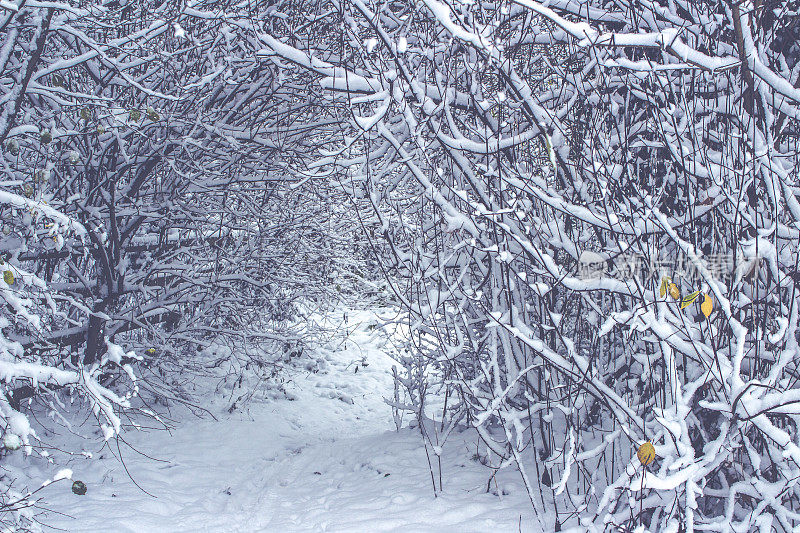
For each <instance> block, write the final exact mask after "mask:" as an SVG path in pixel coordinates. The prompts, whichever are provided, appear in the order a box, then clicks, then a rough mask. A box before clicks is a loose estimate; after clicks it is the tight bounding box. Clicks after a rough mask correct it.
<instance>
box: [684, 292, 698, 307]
mask: <svg viewBox="0 0 800 533" xmlns="http://www.w3.org/2000/svg"><path fill="white" fill-rule="evenodd" d="M698 296H700V291H694V292H693V293H691V294H687V295H686V296H684V298H683V300H681V309H683V308H684V307H688V306H690V305H692V304H693V303H694V301H695V300H697V297H698Z"/></svg>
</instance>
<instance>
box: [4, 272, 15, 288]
mask: <svg viewBox="0 0 800 533" xmlns="http://www.w3.org/2000/svg"><path fill="white" fill-rule="evenodd" d="M3 281H5V282H6V283H7V284H8V285H13V284H14V273H13V272H11V271H10V270H6V271H5V272H3Z"/></svg>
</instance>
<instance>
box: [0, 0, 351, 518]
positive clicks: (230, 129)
mask: <svg viewBox="0 0 800 533" xmlns="http://www.w3.org/2000/svg"><path fill="white" fill-rule="evenodd" d="M15 6H16V7H15ZM228 7H230V6H229V5H228V3H227V2H204V3H203V4H202V5H199V4H194V5H192V6H187V5H184V4H182V3H176V2H156V1H148V0H140V1H129V2H120V3H116V2H111V3H109V2H79V3H74V2H73V3H44V4H42V3H30V2H15V3H13V2H11V3H10V2H6V3H4V4H3V5H2V6H0V94H2V97H0V99H1V100H2V104H3V105H2V110H0V165H1V166H0V174H2V180H0V214H2V228H0V229H2V234H0V253H2V262H1V264H0V272H2V274H0V275H3V280H0V298H2V300H3V302H4V303H5V304H6V305H4V306H3V307H2V309H1V310H0V377H1V378H2V386H1V388H2V395H0V435H7V436H8V442H12V441H13V440H14V439H13V438H12V436H16V437H19V439H20V441H21V443H22V448H23V451H24V452H27V453H31V452H32V451H33V452H34V453H40V454H41V455H44V453H41V452H45V453H46V451H45V450H43V449H40V448H37V446H40V445H41V444H42V443H41V442H38V441H37V440H36V435H35V431H34V428H35V427H37V424H49V423H52V424H54V425H56V426H59V425H62V424H63V425H68V424H69V423H70V419H71V416H73V415H75V414H76V412H79V411H81V410H82V409H84V408H86V407H89V409H90V410H91V411H93V412H94V413H95V415H96V416H97V418H98V422H99V424H98V430H99V433H100V435H99V437H100V440H101V441H102V439H103V438H105V439H109V438H112V437H113V436H115V435H116V434H117V433H118V432H119V431H120V429H121V428H122V427H123V426H124V424H123V422H122V420H124V421H125V422H127V419H126V418H125V417H123V418H122V420H121V419H120V415H121V410H124V409H127V408H128V407H131V408H133V409H136V408H138V407H141V404H140V403H138V402H137V403H133V402H131V397H132V396H133V395H134V394H138V393H140V392H141V393H143V394H144V393H146V395H147V400H151V399H155V400H157V401H164V402H167V401H186V402H190V400H189V399H188V397H187V395H186V392H187V391H185V390H179V389H180V387H181V383H182V382H186V376H187V375H188V376H192V375H193V374H191V372H194V371H198V372H200V371H202V370H203V369H202V365H203V364H205V363H207V361H206V360H204V359H203V358H202V357H201V356H200V355H199V354H202V353H203V350H204V349H206V348H208V347H210V346H214V345H217V344H226V345H230V344H235V343H239V344H240V345H245V344H256V343H259V341H261V344H263V345H264V346H262V348H264V347H266V346H268V345H273V344H274V345H275V346H279V347H280V346H283V345H284V344H286V343H289V344H296V343H299V342H300V339H299V335H300V331H299V330H300V329H301V328H298V327H297V320H296V318H297V314H298V305H299V303H301V302H307V301H313V300H316V301H318V302H323V301H324V300H326V299H328V298H329V297H330V296H335V295H336V294H337V291H336V288H335V284H333V283H331V279H332V276H334V275H335V274H336V272H337V271H338V270H339V266H337V265H336V264H334V262H333V261H332V259H331V258H333V257H335V256H336V255H341V254H334V253H331V251H332V250H334V249H339V248H345V247H350V246H354V245H355V244H356V241H357V239H353V238H352V237H353V235H352V232H351V230H350V229H349V228H347V229H344V230H342V229H341V226H342V220H343V213H345V211H343V206H344V204H345V199H344V198H345V197H344V195H343V194H342V192H341V191H339V190H337V189H335V188H334V187H333V185H336V183H335V182H330V180H325V181H320V180H317V179H307V178H305V177H303V176H297V175H295V174H293V173H292V172H291V171H290V169H289V161H291V160H292V159H293V158H294V157H295V156H296V154H297V153H298V152H299V153H303V152H306V151H310V150H312V149H313V147H316V146H317V144H316V143H317V137H316V136H315V135H316V134H310V133H309V132H310V131H312V130H313V131H320V129H321V128H322V127H323V126H324V125H325V124H335V123H336V121H334V120H332V119H331V118H330V117H325V116H324V114H323V113H320V112H319V110H318V107H317V106H316V105H315V103H314V100H313V99H311V98H309V99H307V100H301V99H297V98H295V95H294V86H293V85H292V84H291V83H287V82H293V81H294V80H293V79H288V80H287V79H286V78H285V77H284V76H283V75H282V70H281V69H280V68H279V67H277V66H276V65H274V64H273V62H272V61H269V60H266V59H265V58H263V57H261V56H260V55H259V50H260V49H261V45H260V43H259V41H258V39H257V37H256V32H257V31H258V24H257V23H256V22H255V21H254V19H251V18H250V17H249V14H248V10H247V8H243V9H242V10H241V11H239V10H238V8H237V9H231V11H230V12H229V14H230V16H228V14H226V9H227V8H228ZM312 119H313V120H314V122H313V123H312V124H306V122H308V121H310V120H312ZM283 121H289V122H295V121H296V123H297V124H296V125H295V126H293V127H284V124H283ZM343 263H346V264H347V265H349V266H353V265H358V264H359V261H358V260H357V259H355V258H354V257H353V256H351V257H349V258H348V260H347V261H343ZM340 283H342V284H344V283H343V282H340ZM348 283H349V282H348ZM349 284H351V283H349ZM276 351H277V352H278V354H277V355H275V356H274V357H275V358H276V359H279V358H280V350H276ZM236 353H237V354H240V353H241V352H236ZM259 353H264V350H261V351H260V352H259ZM250 362H251V361H250V360H247V361H237V362H236V364H234V365H232V367H235V368H240V367H244V366H245V365H247V364H249V363H250ZM255 363H256V364H257V365H261V366H268V367H270V369H269V371H270V372H272V371H273V370H274V371H279V370H280V365H279V361H277V360H271V359H269V358H266V359H265V358H264V357H260V358H259V359H258V360H257V361H255ZM134 376H136V377H137V379H135V380H134ZM76 396H77V401H75V400H76ZM190 403H191V402H190ZM45 412H46V414H47V415H48V416H37V417H34V415H36V414H44V413H45ZM130 412H131V411H129V413H130ZM142 412H146V410H143V411H142ZM34 418H35V421H34ZM49 444H52V445H54V446H55V447H59V446H58V445H59V444H60V443H49ZM3 453H6V452H3ZM8 453H23V452H17V451H11V450H9V451H8ZM50 459H52V457H50ZM5 474H6V475H5V478H3V479H6V480H7V481H9V482H10V481H12V480H11V477H10V476H9V475H8V470H6V472H5ZM23 482H24V480H20V481H18V483H17V486H18V490H19V491H20V494H24V490H23V487H22V486H19V485H20V484H21V483H23ZM7 489H8V487H7V486H6V485H3V486H1V487H0V497H2V496H3V495H5V496H6V499H7V500H9V501H14V498H13V497H11V496H10V492H8V491H7ZM3 510H4V508H2V507H0V513H2V511H3ZM6 510H8V509H6Z"/></svg>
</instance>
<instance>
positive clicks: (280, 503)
mask: <svg viewBox="0 0 800 533" xmlns="http://www.w3.org/2000/svg"><path fill="white" fill-rule="evenodd" d="M362 322H363V323H367V322H368V320H363V321H362ZM323 357H324V358H325V359H326V360H327V364H326V365H325V369H324V371H322V372H318V373H310V372H309V373H308V374H307V375H305V374H304V375H300V376H298V377H297V378H296V379H295V381H294V382H293V383H292V385H291V387H289V390H290V392H291V393H293V395H294V399H293V400H291V401H290V400H288V399H280V400H274V401H269V402H252V403H251V404H249V405H248V407H247V409H246V410H245V411H244V412H238V411H235V412H234V413H233V414H230V415H228V414H225V416H224V417H222V418H220V420H219V421H214V420H212V419H210V418H209V419H202V420H198V419H187V420H185V421H184V422H183V423H182V425H179V426H178V427H177V428H176V429H175V430H174V431H172V433H171V434H169V433H167V432H163V431H160V432H148V433H144V432H139V433H128V434H127V435H126V436H125V437H126V439H127V440H128V441H129V442H131V444H132V445H133V446H134V447H135V448H136V449H137V450H139V451H140V452H142V453H143V454H146V455H147V456H149V457H151V458H154V459H155V460H154V459H150V458H148V457H144V456H142V455H138V454H136V453H135V452H133V451H132V450H130V449H129V448H128V449H126V448H125V447H124V446H123V447H122V453H123V456H124V459H125V465H126V466H127V468H128V470H129V472H130V474H131V476H132V477H133V479H135V480H136V482H137V483H138V484H139V485H140V486H141V487H142V489H144V490H146V491H147V492H149V493H150V494H152V496H149V495H147V494H145V493H144V492H142V491H141V490H140V489H139V488H137V487H136V485H135V484H134V483H133V482H132V481H131V479H130V477H129V476H128V474H126V472H125V469H124V467H123V465H122V464H120V462H119V461H117V460H116V459H115V458H114V457H112V456H111V455H110V454H109V453H108V452H106V453H105V455H106V457H105V458H103V459H100V460H97V459H95V460H93V461H86V460H84V459H75V460H74V461H73V463H72V464H70V465H69V466H70V468H72V469H73V470H74V472H75V478H76V479H81V480H83V481H85V482H86V484H87V485H88V487H89V491H88V493H87V494H86V495H85V496H76V495H73V494H72V493H71V492H69V490H68V487H67V485H64V484H56V485H54V486H52V487H48V488H47V489H46V492H45V494H43V496H44V497H45V498H46V500H47V502H48V506H49V507H50V508H51V509H52V510H53V511H55V512H56V513H52V514H49V515H48V516H47V517H45V518H44V521H45V522H46V523H47V524H48V525H50V526H52V527H55V528H60V529H63V530H67V531H75V532H79V531H92V532H97V531H109V532H111V531H114V532H116V531H119V532H143V531H144V532H146V531H169V532H178V531H181V532H183V531H185V532H190V531H275V532H288V531H370V532H372V531H404V532H407V531H519V530H522V531H540V530H541V528H540V527H536V524H537V523H538V522H537V520H536V519H535V517H534V515H533V512H532V510H531V508H530V504H529V502H528V500H527V497H526V496H525V493H524V491H522V490H521V487H520V484H519V482H518V480H517V479H516V478H517V476H516V475H515V473H514V472H512V471H509V472H505V471H504V472H501V473H500V475H498V476H497V482H498V483H497V484H493V487H495V490H493V491H492V492H494V494H492V492H489V493H487V492H486V487H487V481H488V472H487V470H486V469H485V468H484V467H482V466H480V465H479V464H478V463H477V462H475V461H473V460H470V459H469V457H471V456H472V455H473V454H474V453H475V444H474V438H473V439H470V440H468V439H467V438H466V437H465V436H464V437H462V436H457V437H456V440H453V441H452V442H451V443H449V444H448V446H447V447H446V450H445V453H444V455H443V457H442V462H443V465H444V468H443V471H444V480H445V490H444V492H443V493H442V494H441V495H440V496H439V497H438V498H434V497H433V491H432V489H431V480H430V472H429V470H428V467H427V459H426V455H425V448H424V446H423V444H422V439H421V437H420V434H419V432H418V431H417V430H414V429H403V430H401V431H399V432H398V431H395V429H394V423H393V420H392V416H391V410H390V408H389V407H388V406H387V405H386V404H385V403H384V401H383V398H384V397H387V396H389V395H390V394H391V393H392V390H393V388H392V387H393V386H392V378H391V375H390V373H389V371H390V369H391V365H392V363H393V361H392V360H391V359H390V358H389V357H388V356H387V355H386V354H385V353H384V352H383V351H382V349H381V347H380V342H379V336H377V335H375V334H374V332H371V331H369V329H368V328H366V327H361V328H358V329H357V330H356V331H355V332H353V333H352V335H351V336H350V337H349V338H348V342H347V343H345V344H344V345H342V346H340V347H338V349H332V350H330V351H324V352H323ZM364 358H365V360H366V361H367V363H368V366H366V367H365V366H363V364H362V359H364ZM356 367H358V371H356ZM458 439H460V440H458ZM465 448H467V449H465ZM498 493H499V496H498V495H497V494H498ZM57 513H63V514H57Z"/></svg>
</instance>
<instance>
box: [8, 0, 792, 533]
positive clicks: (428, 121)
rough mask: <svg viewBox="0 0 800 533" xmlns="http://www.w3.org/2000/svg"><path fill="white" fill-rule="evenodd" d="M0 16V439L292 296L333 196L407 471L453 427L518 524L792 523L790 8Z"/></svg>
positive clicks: (466, 0) (323, 237)
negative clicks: (409, 443)
mask: <svg viewBox="0 0 800 533" xmlns="http://www.w3.org/2000/svg"><path fill="white" fill-rule="evenodd" d="M13 6H17V7H16V9H13ZM0 10H2V11H0V17H1V19H0V72H2V76H0V89H1V90H2V96H1V98H2V101H3V110H2V113H0V146H2V155H3V159H2V164H3V166H2V173H3V182H2V184H0V205H2V212H3V223H4V226H3V236H2V237H0V242H2V248H3V250H2V251H3V252H4V253H5V257H4V264H3V270H5V271H7V272H9V274H7V277H6V279H5V282H4V283H3V282H0V293H1V295H0V298H2V299H3V301H4V302H5V303H6V304H7V305H6V306H4V308H3V311H2V313H3V314H2V316H1V317H0V331H2V333H3V334H2V336H0V369H1V370H2V377H3V380H4V381H5V385H4V387H6V390H5V391H4V392H6V393H7V394H6V396H5V397H0V417H2V419H1V420H0V421H2V425H3V431H4V435H5V434H9V435H16V436H19V437H20V438H21V439H22V440H23V441H24V443H30V442H31V440H32V439H35V436H34V435H33V433H31V431H30V426H29V425H28V420H27V418H26V417H25V416H24V414H23V413H22V411H21V409H23V408H22V406H21V405H20V400H21V398H26V397H27V396H29V395H30V394H34V393H36V394H37V395H38V396H39V397H41V396H44V397H48V395H53V396H55V395H58V394H60V393H62V391H64V390H65V389H66V390H75V391H79V392H80V393H81V394H82V395H83V396H84V397H85V398H87V399H88V400H89V403H90V404H91V405H92V407H93V408H94V409H95V412H96V413H97V414H98V417H99V418H100V419H101V420H102V421H103V424H104V426H105V435H106V436H110V435H113V434H114V433H115V431H118V429H119V424H120V419H119V417H118V413H119V409H120V408H121V407H124V406H125V405H127V402H128V400H130V397H128V396H126V393H125V392H124V391H122V390H120V389H119V388H115V389H114V390H117V392H113V390H112V388H109V387H107V386H106V385H109V386H110V384H111V383H114V382H115V381H116V380H117V376H115V375H114V374H115V373H119V374H120V375H122V376H130V379H131V380H132V379H133V376H134V375H135V373H134V371H133V370H134V365H135V364H136V361H137V359H138V358H140V357H141V358H144V359H146V360H148V361H147V362H148V363H150V364H155V365H160V366H165V365H166V366H169V365H170V364H172V363H173V362H175V361H177V360H178V354H179V353H180V350H181V345H183V344H185V343H189V344H192V343H197V342H200V343H201V344H202V342H203V338H204V335H208V334H209V333H210V332H213V333H215V334H216V333H218V332H220V331H221V332H223V333H224V332H228V333H229V334H230V335H239V334H240V326H241V325H242V324H244V323H250V321H251V320H252V318H253V317H257V316H263V314H262V312H263V310H264V309H267V310H268V315H269V316H268V321H269V322H270V324H271V325H272V326H273V327H274V325H276V324H278V325H280V324H281V323H284V322H285V321H286V319H288V318H289V316H290V315H291V314H292V308H291V305H290V304H291V302H292V301H296V299H297V298H301V297H302V298H315V297H316V298H320V299H322V298H324V296H325V294H326V292H330V291H331V287H330V285H331V283H330V281H331V278H330V277H328V276H327V275H320V273H321V272H322V273H323V274H327V271H330V270H331V269H333V268H334V265H332V264H330V263H328V264H326V265H324V267H323V269H320V268H319V266H318V265H317V261H318V260H319V259H320V258H326V261H330V260H331V259H330V257H331V252H332V251H338V252H340V251H341V250H343V249H344V248H345V247H347V246H349V244H350V243H348V242H347V240H346V239H345V238H340V239H336V238H331V236H330V235H329V233H330V232H328V231H326V230H325V228H331V227H336V228H338V227H340V226H339V225H338V224H339V223H340V221H341V220H347V216H348V214H347V211H346V210H345V209H344V205H342V202H343V200H341V199H340V196H336V195H337V194H339V191H337V190H336V189H335V188H333V187H332V183H333V181H332V179H333V178H336V179H338V180H340V183H341V185H343V190H345V191H346V192H348V193H349V196H350V201H351V202H352V205H353V206H355V207H356V214H357V215H358V216H359V221H360V222H362V223H365V224H369V225H374V227H375V228H376V229H377V231H376V232H375V233H374V234H370V233H367V234H366V235H367V236H368V238H370V239H372V242H373V243H374V244H376V245H377V244H378V243H379V242H382V243H385V244H386V245H387V246H386V248H383V249H380V253H379V254H378V255H376V256H375V258H376V260H377V261H378V263H377V264H376V265H374V266H375V267H376V268H377V270H380V271H382V272H383V273H384V274H385V275H386V276H387V279H389V280H391V281H392V283H393V284H394V286H393V289H394V292H395V294H396V296H397V297H398V298H399V300H400V301H401V302H402V305H403V306H404V308H405V309H406V310H407V311H408V314H409V323H410V324H411V325H412V333H413V349H412V350H410V351H409V352H408V355H407V357H405V358H404V359H403V360H402V361H401V363H402V366H403V369H404V370H403V371H402V372H400V373H399V374H398V377H397V379H398V385H399V386H402V387H403V388H404V390H405V392H406V395H407V398H406V399H405V400H403V402H402V403H403V405H405V406H407V407H408V408H409V409H411V410H413V411H415V412H416V413H417V415H418V416H419V418H421V419H424V418H425V416H429V415H430V414H431V411H430V409H428V408H427V407H426V406H427V404H428V402H430V401H431V398H430V396H431V395H430V391H436V392H438V393H441V395H442V396H443V397H444V398H445V402H444V403H443V404H442V405H441V407H440V410H439V411H437V412H436V413H435V416H436V417H438V418H440V419H441V420H440V422H441V423H440V424H436V425H435V426H434V425H431V424H425V423H424V421H423V423H421V424H420V425H419V427H420V429H421V430H422V431H423V434H424V438H425V439H426V441H427V442H429V443H430V444H432V445H433V446H432V447H431V450H433V453H434V454H435V453H436V452H437V451H438V450H440V448H441V447H442V446H445V445H446V444H447V435H448V433H449V432H450V431H452V430H453V429H454V428H456V427H458V426H459V424H462V423H468V424H471V425H473V426H474V427H476V428H477V430H478V432H479V434H480V437H481V439H482V440H483V442H484V443H485V446H486V447H487V448H488V449H489V450H490V451H491V454H490V457H489V458H490V460H491V462H490V463H488V465H489V466H490V467H491V468H493V469H496V468H499V467H505V466H512V465H513V466H514V467H516V468H517V469H518V470H519V472H520V474H521V476H522V479H523V480H524V482H525V485H526V487H527V490H528V494H529V496H530V499H531V504H532V505H533V507H534V509H535V510H536V511H537V514H538V516H539V517H540V520H541V521H542V522H544V523H546V524H547V525H546V527H548V528H549V527H551V526H553V527H555V528H557V529H558V528H562V527H567V526H575V527H582V528H584V529H585V528H589V529H595V530H604V529H612V528H636V527H643V528H646V529H649V530H651V531H673V532H676V531H694V530H712V531H747V530H750V529H755V528H766V530H769V529H770V528H772V529H775V530H779V531H788V530H792V529H793V528H795V527H797V526H798V524H800V514H798V513H800V492H798V491H799V490H800V486H798V480H800V447H798V445H800V441H799V440H798V431H797V416H798V414H800V407H798V405H800V387H798V383H797V381H798V379H797V378H798V371H799V370H798V368H797V366H798V362H800V357H798V344H797V340H798V332H797V325H798V311H797V303H796V297H795V296H796V294H797V290H798V288H797V286H796V284H797V283H798V282H800V274H798V272H797V261H798V253H800V250H798V245H800V203H798V199H797V195H798V194H799V193H800V190H799V189H798V180H797V174H798V169H800V165H799V164H798V136H800V120H798V119H800V89H798V86H800V45H798V41H799V40H800V12H799V10H800V6H798V4H797V2H795V1H792V2H785V1H784V2H779V1H758V2H752V1H749V0H748V1H745V2H739V3H734V2H726V1H715V0H698V1H695V2H686V1H682V0H679V1H667V0H663V1H662V0H629V1H626V0H587V1H584V2H576V1H574V0H550V1H548V2H537V1H535V0H513V1H511V0H502V1H496V2H495V1H490V2H474V0H450V1H446V2H442V1H440V0H420V1H419V2H409V1H404V0H397V1H392V2H380V1H378V0H332V1H325V2H303V1H301V0H279V1H277V2H275V1H270V2H242V3H232V2H220V1H212V0H208V1H199V2H193V3H191V5H185V4H184V3H181V2H169V1H168V2H147V1H144V0H143V1H141V2H97V3H92V2H82V3H77V4H76V5H75V6H73V5H68V4H59V3H42V2H32V1H28V2H24V1H20V2H19V3H18V4H12V3H9V2H6V3H4V4H2V6H0ZM317 81H318V82H320V83H316V82H317ZM318 148H321V149H322V153H319V152H318V151H316V150H317V149H318ZM310 156H311V157H312V158H313V160H311V159H310ZM287 183H291V184H292V185H291V186H289V185H287ZM297 193H302V194H297ZM334 198H335V199H334ZM287 199H288V200H287ZM287 202H295V203H293V204H290V205H287ZM333 204H337V205H333ZM333 233H334V234H335V235H338V236H339V237H343V236H342V233H343V232H341V231H336V232H333ZM298 253H299V254H300V255H299V256H298V255H297V254H298ZM298 257H300V258H301V259H298ZM287 302H288V303H287ZM271 336H272V333H268V334H267V337H268V338H272V337H271ZM277 337H278V339H277V340H280V339H282V338H284V337H283V336H282V335H277ZM122 346H126V347H125V348H122ZM128 346H130V347H132V348H133V350H132V351H128V352H127V353H126V350H129V348H128ZM147 346H151V347H154V349H153V351H152V352H147V351H145V350H144V348H145V347H147ZM132 352H133V353H132ZM120 371H121V372H120ZM129 392H130V393H132V392H133V390H131V391H129ZM399 405H400V402H398V406H399ZM437 407H438V406H437ZM426 413H427V415H426ZM645 441H651V442H652V443H653V444H654V445H655V451H656V460H655V462H654V463H653V464H651V465H649V467H648V468H647V469H645V468H643V467H642V465H641V464H640V463H639V461H638V460H637V458H636V450H637V448H638V446H639V445H641V444H642V443H644V442H645ZM432 479H433V483H434V490H436V491H439V490H442V489H443V487H442V486H441V483H442V481H441V480H442V479H446V473H445V477H438V480H437V477H435V476H432ZM543 511H546V512H543ZM548 520H552V523H547V521H548Z"/></svg>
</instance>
